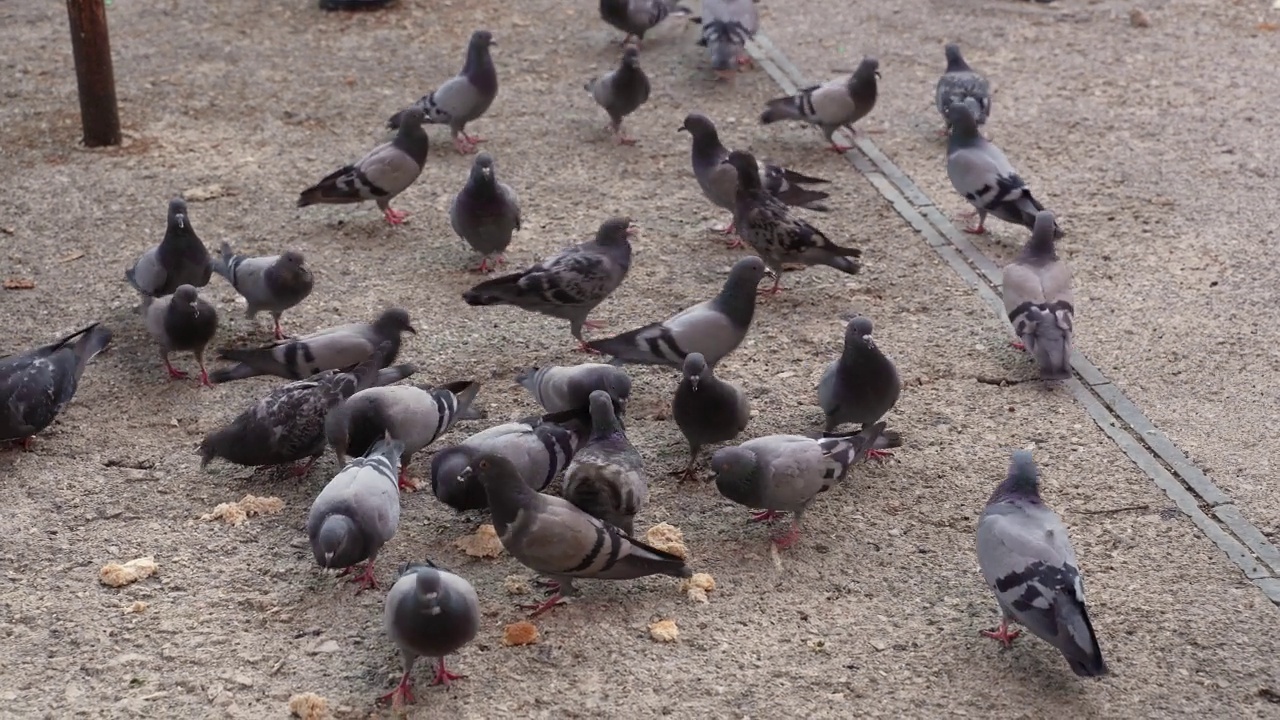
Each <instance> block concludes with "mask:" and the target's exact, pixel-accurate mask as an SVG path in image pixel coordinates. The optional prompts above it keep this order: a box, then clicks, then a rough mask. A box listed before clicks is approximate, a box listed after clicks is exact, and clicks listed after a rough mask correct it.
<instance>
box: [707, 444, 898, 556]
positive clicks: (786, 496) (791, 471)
mask: <svg viewBox="0 0 1280 720" xmlns="http://www.w3.org/2000/svg"><path fill="white" fill-rule="evenodd" d="M882 430H884V423H882V422H881V423H876V424H875V425H872V426H871V427H870V428H868V429H867V430H863V431H862V432H858V433H847V434H843V435H828V436H826V437H822V438H820V439H814V438H807V437H804V436H801V435H766V436H765V437H760V438H756V439H754V440H748V441H747V442H745V443H742V444H741V445H736V446H734V447H727V448H721V449H719V450H717V451H716V452H715V454H714V455H712V456H711V470H712V471H713V472H715V474H716V489H717V490H719V491H720V494H721V495H723V496H724V497H725V498H727V499H729V500H732V501H734V502H736V503H738V504H739V505H746V506H747V507H749V508H763V509H764V512H760V513H753V514H752V516H751V520H752V521H753V522H764V521H770V520H773V519H775V518H777V517H780V516H781V514H782V513H781V512H779V511H786V512H790V513H791V529H790V530H789V531H788V532H787V533H786V534H784V535H778V536H775V537H774V539H773V542H774V543H775V544H776V545H777V546H778V547H779V548H780V549H786V548H788V547H790V546H791V545H793V544H794V543H795V541H796V540H797V539H799V537H800V522H801V518H802V516H803V515H804V511H805V510H806V509H807V508H808V507H809V504H810V503H812V502H813V500H814V498H816V497H817V496H818V493H820V492H823V491H826V490H828V489H830V488H831V487H832V486H833V485H835V484H836V483H838V482H840V481H841V480H843V479H844V477H845V475H846V474H848V472H849V468H850V467H852V466H853V464H854V463H856V462H858V461H859V460H861V459H863V458H864V457H865V456H866V453H867V451H868V450H870V449H871V448H872V446H874V445H875V442H876V438H877V436H878V435H879V433H880V432H881V431H882Z"/></svg>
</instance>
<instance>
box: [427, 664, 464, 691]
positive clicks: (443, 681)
mask: <svg viewBox="0 0 1280 720" xmlns="http://www.w3.org/2000/svg"><path fill="white" fill-rule="evenodd" d="M465 677H466V675H458V674H455V673H451V672H449V669H448V668H446V667H445V666H444V658H440V662H438V663H436V677H435V679H434V680H432V681H431V684H432V685H443V686H445V687H449V683H451V682H453V681H454V680H461V679H463V678H465Z"/></svg>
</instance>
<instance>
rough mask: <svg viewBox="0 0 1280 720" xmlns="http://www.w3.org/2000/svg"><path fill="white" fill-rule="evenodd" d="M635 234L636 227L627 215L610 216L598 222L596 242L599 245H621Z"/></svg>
mask: <svg viewBox="0 0 1280 720" xmlns="http://www.w3.org/2000/svg"><path fill="white" fill-rule="evenodd" d="M635 234H636V227H635V225H633V224H632V222H631V218H629V217H617V218H610V219H608V220H605V221H604V222H602V223H600V228H599V229H598V230H596V242H597V243H599V244H601V245H606V246H609V245H621V244H622V243H623V242H625V241H626V240H627V238H628V237H632V236H634V235H635Z"/></svg>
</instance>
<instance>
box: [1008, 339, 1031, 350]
mask: <svg viewBox="0 0 1280 720" xmlns="http://www.w3.org/2000/svg"><path fill="white" fill-rule="evenodd" d="M1009 347H1011V348H1013V349H1014V350H1020V351H1022V352H1026V351H1027V346H1026V345H1023V344H1022V341H1021V340H1010V341H1009Z"/></svg>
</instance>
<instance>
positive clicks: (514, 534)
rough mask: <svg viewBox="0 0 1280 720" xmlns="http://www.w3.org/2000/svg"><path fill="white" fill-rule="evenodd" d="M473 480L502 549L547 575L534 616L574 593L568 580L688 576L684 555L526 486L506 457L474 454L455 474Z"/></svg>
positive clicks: (571, 582)
mask: <svg viewBox="0 0 1280 720" xmlns="http://www.w3.org/2000/svg"><path fill="white" fill-rule="evenodd" d="M459 479H460V480H462V482H464V483H465V482H477V483H480V484H481V485H483V486H484V489H485V492H486V493H487V494H488V497H489V511H490V513H491V514H492V516H493V527H494V529H495V530H497V532H498V539H499V540H500V541H501V542H502V547H503V548H505V549H506V551H507V552H509V553H511V555H512V557H514V558H515V559H516V560H519V561H520V562H521V564H523V565H525V566H526V567H528V568H530V569H532V570H534V571H535V572H538V573H541V574H543V575H546V576H548V578H549V581H547V582H544V583H543V584H544V585H546V586H547V587H549V588H551V590H552V595H551V597H549V598H547V600H546V601H544V602H542V603H539V604H537V605H533V606H525V607H526V608H527V609H532V610H533V616H534V617H536V616H538V615H540V614H542V613H544V612H546V611H547V610H550V609H551V608H553V607H555V606H556V605H559V604H560V603H562V602H564V598H565V597H570V596H573V595H576V594H577V593H578V590H577V589H576V588H575V587H574V586H573V580H574V578H593V579H597V580H632V579H634V578H641V577H646V576H649V575H669V576H671V577H678V578H687V577H692V575H693V571H692V570H690V569H689V567H688V566H686V565H685V563H684V559H683V558H681V557H679V556H677V555H672V554H671V553H668V552H664V551H662V550H659V549H657V548H654V547H650V546H649V545H646V544H644V543H642V542H640V541H639V540H637V539H635V538H630V537H627V536H625V535H623V534H622V531H621V530H618V529H617V528H615V527H614V526H612V525H609V524H608V523H605V522H603V521H601V520H599V519H597V518H594V517H592V516H591V515H590V514H588V513H585V512H583V511H582V510H580V509H578V508H577V506H575V505H574V504H573V503H571V502H569V501H568V500H565V499H564V498H558V497H555V496H553V495H544V494H543V493H540V492H537V491H535V490H534V489H533V488H531V487H529V486H528V485H526V484H525V483H524V482H523V481H521V479H520V473H519V472H517V471H516V469H515V467H513V466H512V465H511V461H509V460H507V459H506V458H504V457H501V456H499V455H494V454H486V455H481V456H480V457H478V458H476V459H475V460H474V461H473V462H472V463H471V464H470V465H469V466H467V469H466V470H464V471H463V472H462V474H461V475H460V476H459Z"/></svg>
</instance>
